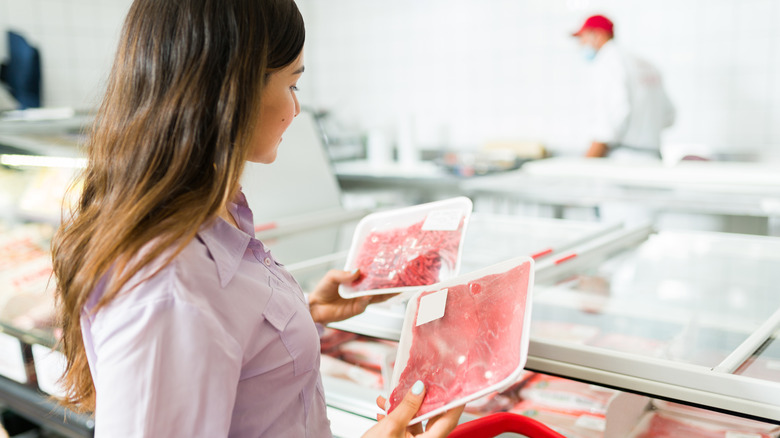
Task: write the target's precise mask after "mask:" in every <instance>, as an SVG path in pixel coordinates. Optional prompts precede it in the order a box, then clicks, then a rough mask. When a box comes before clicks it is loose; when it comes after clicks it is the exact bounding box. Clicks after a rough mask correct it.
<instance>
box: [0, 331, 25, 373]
mask: <svg viewBox="0 0 780 438" xmlns="http://www.w3.org/2000/svg"><path fill="white" fill-rule="evenodd" d="M0 375H2V376H5V377H8V378H9V379H11V380H15V381H17V382H19V383H27V372H26V371H25V368H24V357H23V356H22V343H21V342H20V341H19V340H18V339H16V338H15V337H13V336H11V335H7V334H5V333H0Z"/></svg>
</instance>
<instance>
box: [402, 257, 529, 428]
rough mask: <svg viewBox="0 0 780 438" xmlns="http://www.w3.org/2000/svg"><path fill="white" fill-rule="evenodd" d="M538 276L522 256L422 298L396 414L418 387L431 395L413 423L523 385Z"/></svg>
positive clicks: (411, 320)
mask: <svg viewBox="0 0 780 438" xmlns="http://www.w3.org/2000/svg"><path fill="white" fill-rule="evenodd" d="M533 272H534V271H533V260H532V259H531V258H530V257H517V258H513V259H510V260H507V261H504V262H502V263H499V264H496V265H493V266H490V267H487V268H484V269H480V270H478V271H474V272H471V273H468V274H464V275H461V276H458V277H455V278H452V279H450V280H447V281H444V282H441V283H437V284H434V285H431V286H427V287H423V288H420V290H419V291H418V292H416V293H414V295H412V297H411V299H410V300H409V304H408V305H407V309H406V315H405V318H404V325H403V329H402V332H401V339H400V343H399V347H398V357H397V358H396V362H395V368H394V370H393V377H392V381H391V383H392V386H391V387H392V388H394V389H393V392H392V393H391V394H390V397H389V399H388V412H391V411H392V410H393V409H395V407H396V406H398V404H399V403H400V402H401V400H402V399H403V397H404V395H405V394H406V393H407V391H408V390H409V389H410V388H411V387H412V385H414V383H415V382H416V381H417V380H421V381H422V382H423V383H424V384H425V388H426V393H425V399H424V401H423V405H422V407H421V408H420V410H419V411H418V413H417V416H416V417H415V419H414V420H412V422H411V423H410V424H414V423H417V422H420V421H423V420H426V419H428V418H431V417H433V416H435V415H438V414H440V413H442V412H445V411H447V410H449V409H451V408H453V407H455V406H459V405H463V404H466V403H467V402H469V401H472V400H476V399H477V398H479V397H482V396H484V395H487V394H489V393H491V392H493V391H501V390H503V389H506V388H507V387H509V386H510V385H512V384H513V383H515V381H517V379H518V378H519V377H520V376H521V374H522V372H523V366H524V365H525V362H526V359H527V358H528V342H529V340H528V332H529V327H530V321H531V290H532V288H533Z"/></svg>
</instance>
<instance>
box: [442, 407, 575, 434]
mask: <svg viewBox="0 0 780 438" xmlns="http://www.w3.org/2000/svg"><path fill="white" fill-rule="evenodd" d="M506 432H514V433H519V434H521V435H525V436H527V437H528V438H565V437H564V436H563V435H561V434H559V433H558V432H556V431H554V430H552V429H550V428H549V427H547V426H545V425H544V424H542V423H540V422H538V421H536V420H534V419H531V418H528V417H526V416H525V415H518V414H513V413H511V412H499V413H497V414H492V415H488V416H485V417H482V418H477V419H476V420H472V421H468V422H466V423H462V424H459V425H458V427H456V428H455V429H454V430H453V431H452V433H450V435H449V437H450V438H493V437H496V436H498V435H501V434H502V433H506Z"/></svg>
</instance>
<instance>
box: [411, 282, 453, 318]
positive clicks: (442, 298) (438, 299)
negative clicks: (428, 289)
mask: <svg viewBox="0 0 780 438" xmlns="http://www.w3.org/2000/svg"><path fill="white" fill-rule="evenodd" d="M446 307H447V289H442V290H440V291H438V292H434V293H431V294H428V295H425V296H423V297H422V298H420V305H419V306H418V307H417V325H422V324H426V323H429V322H431V321H435V320H437V319H439V318H441V317H442V316H444V309H445V308H446Z"/></svg>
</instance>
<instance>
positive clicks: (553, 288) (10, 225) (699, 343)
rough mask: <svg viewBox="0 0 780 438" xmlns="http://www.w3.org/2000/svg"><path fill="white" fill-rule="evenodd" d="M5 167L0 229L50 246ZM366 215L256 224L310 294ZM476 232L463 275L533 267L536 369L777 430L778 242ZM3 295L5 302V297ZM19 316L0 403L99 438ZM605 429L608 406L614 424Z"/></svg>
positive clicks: (338, 410)
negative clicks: (505, 264)
mask: <svg viewBox="0 0 780 438" xmlns="http://www.w3.org/2000/svg"><path fill="white" fill-rule="evenodd" d="M13 152H14V155H15V154H16V152H18V151H16V150H14V151H13ZM0 170H1V171H0V178H2V181H3V183H4V184H3V185H2V187H3V190H0V192H3V193H2V197H0V201H2V203H3V205H4V206H10V207H13V208H11V209H10V210H9V209H4V212H5V215H4V216H3V218H2V222H3V224H4V225H3V227H4V228H3V230H2V232H0V235H2V236H8V235H11V234H13V233H14V232H17V231H19V230H22V229H25V230H27V231H26V232H30V231H29V230H30V229H34V230H36V231H35V232H37V233H40V234H38V236H39V239H38V241H37V243H34V244H35V245H39V246H40V248H42V250H45V249H46V247H47V240H46V239H47V238H48V237H47V236H50V233H51V229H52V226H51V224H49V225H40V224H38V225H30V221H31V220H37V221H40V220H41V219H40V218H36V217H35V215H30V214H29V213H30V212H26V213H24V212H23V210H19V209H18V208H16V207H17V206H18V205H19V201H20V199H21V198H23V196H24V195H23V193H24V192H25V190H27V188H28V187H30V185H31V181H35V179H36V178H37V175H38V170H36V168H29V167H25V166H18V165H14V166H13V167H12V168H3V169H0ZM6 182H7V184H6ZM43 207H44V208H50V207H51V206H45V205H44V206H43ZM9 212H13V214H11V213H9ZM16 213H23V214H19V215H17V214H16ZM359 217H360V215H359V214H357V213H354V215H353V216H351V217H340V218H337V219H333V220H328V221H324V223H318V222H317V221H316V219H311V220H299V221H298V222H295V224H294V226H290V227H285V226H280V225H277V226H274V227H270V228H268V227H265V226H263V225H267V223H261V224H259V225H261V227H259V228H260V229H259V231H258V237H260V238H261V239H263V240H264V242H265V243H266V244H267V246H268V247H269V249H270V250H271V251H272V252H273V253H274V255H275V257H276V258H277V259H278V260H280V261H281V262H282V263H284V264H285V265H286V267H287V268H288V269H289V270H290V271H291V272H292V273H293V274H294V275H295V276H296V278H297V279H298V280H299V282H300V283H301V284H302V286H303V288H304V290H311V288H312V287H313V286H314V284H315V282H316V281H318V280H319V278H321V276H322V274H323V273H324V272H326V271H327V270H328V269H333V268H335V269H340V268H342V267H343V266H344V261H345V258H346V250H347V249H348V247H349V243H350V242H351V238H352V232H353V231H354V228H355V226H356V225H357V220H358V219H359ZM280 223H281V222H280ZM47 227H48V228H47ZM468 227H469V228H468V230H467V235H466V239H465V242H464V251H463V261H462V269H461V272H469V271H471V270H474V269H478V268H481V267H484V266H488V265H490V264H493V263H495V262H497V261H500V260H504V259H507V258H510V257H514V256H517V255H531V256H534V258H535V259H536V260H537V263H536V273H535V278H536V287H535V298H534V314H533V318H532V328H531V343H530V349H529V359H528V362H527V365H526V369H527V370H530V371H534V372H542V373H547V374H552V375H556V376H563V377H566V378H570V379H575V380H577V381H581V382H586V384H596V385H600V386H602V387H606V388H611V389H616V390H618V392H620V393H621V394H627V395H636V396H637V397H640V398H639V400H640V401H639V402H638V406H639V408H638V409H637V412H638V413H637V416H636V417H632V418H633V420H632V421H634V422H639V421H640V419H641V418H644V417H642V415H643V414H645V413H647V412H648V409H649V408H648V403H649V402H648V401H647V399H646V398H645V397H650V398H653V399H663V400H673V401H677V402H680V403H684V404H687V405H692V406H700V407H704V408H706V409H709V410H712V411H718V412H727V413H730V414H734V415H737V416H741V417H746V418H750V419H757V420H760V421H762V422H764V423H771V424H780V399H778V397H780V391H778V390H779V389H780V371H778V369H780V366H778V363H780V347H778V345H780V344H778V341H777V337H778V335H780V327H778V319H780V316H779V315H780V313H779V312H778V309H780V296H778V295H779V294H777V293H774V291H773V285H774V284H778V281H777V280H780V278H778V276H780V271H778V270H777V269H774V267H775V266H777V264H778V262H779V261H780V260H778V259H779V258H780V238H774V237H755V236H752V237H751V236H742V235H729V234H718V233H704V232H702V233H696V232H672V231H660V232H657V231H654V230H653V229H652V228H651V227H635V228H626V227H624V226H622V225H620V224H613V225H606V224H600V223H595V222H577V221H570V220H558V219H542V218H523V217H511V216H498V215H487V214H483V213H481V212H479V211H478V212H475V213H474V214H473V215H472V217H471V220H470V223H469V226H468ZM33 240H35V239H33ZM38 255H40V254H38ZM39 273H40V271H39ZM39 279H40V278H39ZM30 284H34V282H33V283H30ZM0 288H2V289H0V294H2V293H3V292H6V291H7V290H9V288H8V287H7V285H4V286H0ZM45 293H46V291H45V289H44V290H42V291H41V294H44V295H42V296H44V297H45V296H46V295H45ZM22 307H24V308H25V309H32V308H33V307H35V306H29V307H28V306H22ZM404 308H405V303H404V297H403V296H399V297H396V298H394V299H391V300H389V301H388V302H386V303H382V304H376V305H372V306H369V309H368V310H367V312H366V313H364V314H363V315H360V316H358V317H355V318H352V319H350V320H347V321H344V322H341V323H336V324H332V325H331V326H332V328H337V329H340V330H345V331H348V332H352V333H355V334H358V335H361V336H364V337H367V338H368V339H378V340H383V341H388V340H389V341H393V340H397V339H398V336H399V334H400V328H401V325H402V315H403V310H404ZM20 316H22V315H21V314H14V315H12V316H11V317H9V316H2V315H0V353H2V354H0V374H2V376H0V404H3V405H5V406H8V407H9V408H11V409H13V410H14V411H16V412H18V413H20V414H22V415H25V416H28V417H32V418H34V419H35V420H36V421H38V422H40V423H43V424H44V425H45V426H46V427H47V428H49V429H50V430H53V431H56V432H58V433H60V434H61V435H64V436H74V437H76V436H91V435H92V430H93V427H94V422H93V420H92V419H91V418H90V417H89V416H87V415H76V414H73V413H72V412H69V411H66V410H64V409H62V408H60V407H58V406H57V405H56V404H55V403H54V402H53V401H51V400H50V399H49V398H48V396H47V394H50V393H56V392H57V390H58V389H57V385H56V376H57V374H58V372H57V370H58V369H61V367H62V358H61V356H58V354H59V353H58V352H56V351H52V347H54V346H55V343H56V342H55V341H56V338H55V336H54V331H53V328H52V327H51V326H47V325H46V324H45V322H43V319H41V320H38V319H36V318H30V319H27V320H26V322H25V319H19V317H20ZM27 316H30V315H27ZM33 316H34V315H33ZM20 321H21V322H20ZM323 381H324V382H323V383H324V385H325V390H326V401H327V403H328V405H329V406H330V411H331V412H332V413H333V416H334V417H333V418H334V419H336V418H347V419H349V420H346V421H352V422H354V423H356V424H357V423H360V424H361V426H360V427H367V426H368V425H370V424H371V421H373V419H374V418H375V414H376V411H377V408H376V406H375V401H374V400H375V398H376V396H377V394H378V392H380V390H379V389H377V388H376V387H369V386H366V385H360V384H356V383H355V382H351V381H349V380H345V379H339V378H332V377H329V376H327V375H325V376H323ZM386 389H387V388H386V387H385V388H383V389H382V390H386ZM612 404H614V402H613V403H612ZM626 404H628V403H626ZM651 409H654V408H651ZM466 418H469V416H468V415H467V416H466ZM337 421H338V420H337ZM341 421H345V420H341ZM610 424H611V423H610V420H609V412H607V424H606V428H607V430H609V428H610ZM341 426H343V425H341V424H339V425H334V430H335V429H337V428H338V427H341ZM351 430H354V429H351ZM343 433H344V434H345V436H349V433H351V432H348V431H346V430H345V431H344V432H343ZM614 436H620V435H614Z"/></svg>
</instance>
